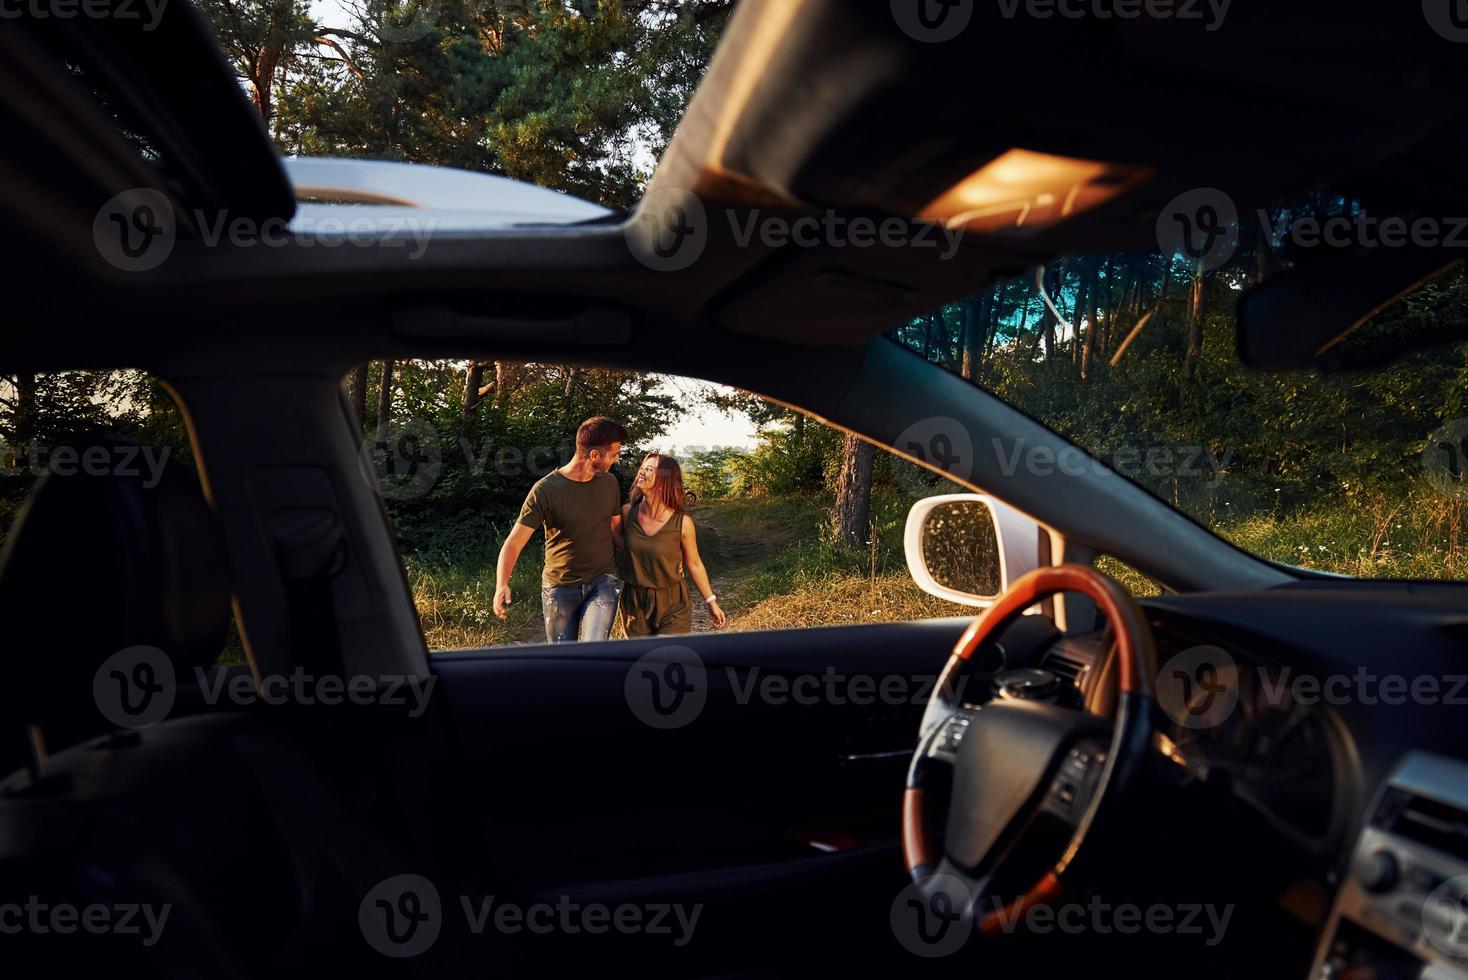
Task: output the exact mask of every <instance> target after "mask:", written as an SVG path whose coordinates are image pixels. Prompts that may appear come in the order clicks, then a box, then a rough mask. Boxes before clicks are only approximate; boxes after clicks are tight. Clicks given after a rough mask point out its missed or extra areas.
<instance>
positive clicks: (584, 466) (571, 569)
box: [494, 416, 627, 643]
mask: <svg viewBox="0 0 1468 980" xmlns="http://www.w3.org/2000/svg"><path fill="white" fill-rule="evenodd" d="M626 439H627V430H626V429H624V428H622V426H621V425H619V424H617V423H616V422H613V421H612V420H611V419H608V418H602V417H600V416H599V417H597V418H594V419H587V420H586V421H585V422H582V423H581V427H580V428H579V429H577V430H576V455H575V456H574V457H572V459H571V462H569V463H567V464H566V465H565V466H562V467H561V468H560V469H558V470H556V471H555V472H554V473H551V474H550V475H548V476H546V477H545V478H544V479H542V480H541V481H540V482H538V483H536V484H535V486H533V487H531V488H530V493H529V495H528V496H526V498H525V505H524V506H523V507H521V508H520V519H519V520H518V521H517V522H516V524H515V528H514V530H513V531H511V532H510V536H509V537H508V538H506V539H505V543H504V547H502V548H500V557H499V563H498V564H497V565H496V566H495V591H494V614H495V615H496V616H498V617H499V618H500V619H504V618H505V615H506V613H505V607H506V606H508V605H509V604H510V575H511V573H513V572H514V570H515V562H517V561H519V559H520V552H521V551H523V550H524V549H525V545H526V544H528V543H529V541H530V537H531V535H533V534H534V533H535V531H536V529H537V528H541V527H543V528H545V570H544V571H543V572H542V573H541V590H540V594H541V608H542V609H543V611H544V612H545V638H546V641H547V642H548V643H574V642H575V641H576V640H578V639H581V640H605V639H606V638H607V636H608V635H610V634H611V631H612V619H613V617H614V616H615V615H616V612H617V599H618V597H619V596H620V594H621V591H622V581H621V579H619V578H617V576H616V564H615V555H614V553H613V550H612V535H613V533H614V532H615V531H617V530H619V527H618V525H620V524H621V521H622V488H621V485H620V484H619V483H617V478H616V477H614V476H612V474H611V473H610V472H608V471H609V470H611V468H612V466H613V465H614V464H615V463H616V462H617V458H618V456H620V455H621V452H622V443H623V442H624V441H626Z"/></svg>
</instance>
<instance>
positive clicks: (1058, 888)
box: [902, 564, 1157, 935]
mask: <svg viewBox="0 0 1468 980" xmlns="http://www.w3.org/2000/svg"><path fill="white" fill-rule="evenodd" d="M1062 592H1078V593H1080V594H1081V595H1084V596H1086V597H1087V598H1089V599H1090V600H1091V601H1093V602H1094V603H1096V606H1097V607H1098V608H1099V609H1100V610H1101V611H1102V612H1103V613H1104V614H1105V616H1106V619H1107V621H1108V622H1109V623H1110V624H1111V629H1112V633H1113V635H1114V638H1115V642H1116V651H1117V686H1118V695H1119V696H1118V699H1117V714H1116V725H1115V731H1114V734H1113V737H1112V742H1111V748H1110V750H1109V758H1108V761H1107V764H1106V768H1105V770H1104V773H1103V775H1102V778H1101V783H1100V786H1099V787H1098V790H1097V793H1096V795H1095V798H1094V800H1093V801H1092V804H1091V807H1090V809H1089V812H1088V813H1087V814H1086V815H1085V817H1084V818H1083V819H1082V821H1081V822H1080V824H1079V825H1078V827H1077V829H1076V832H1075V834H1074V836H1073V837H1072V838H1071V841H1070V845H1069V846H1068V847H1067V848H1066V850H1065V854H1064V855H1063V856H1062V857H1061V859H1060V860H1059V861H1058V862H1057V863H1056V865H1055V866H1054V867H1053V868H1051V870H1050V871H1048V872H1046V874H1045V875H1044V876H1043V877H1041V879H1040V880H1039V881H1038V882H1036V883H1035V885H1034V886H1032V887H1031V888H1030V890H1029V891H1028V892H1026V893H1025V894H1024V895H1023V896H1022V897H1021V898H1019V899H1018V900H1016V901H1015V902H1013V903H1011V904H1010V905H1009V906H1007V907H1006V908H1005V909H1004V910H1003V912H1002V914H1001V912H1000V911H997V910H996V911H995V912H991V913H989V914H988V915H985V916H984V917H983V918H982V919H981V920H980V922H979V929H980V932H981V933H982V934H984V935H992V934H994V933H995V932H998V931H999V929H1000V928H1001V926H1002V923H1004V922H1014V921H1016V917H1017V916H1019V915H1023V914H1024V912H1025V910H1026V909H1028V908H1030V907H1031V906H1034V905H1037V904H1042V903H1046V902H1050V901H1053V900H1054V899H1055V898H1056V897H1057V896H1059V895H1060V894H1061V893H1062V892H1063V891H1064V884H1063V880H1064V875H1065V873H1066V871H1067V869H1068V868H1069V867H1070V865H1071V861H1072V859H1073V858H1074V856H1075V853H1076V851H1077V850H1078V848H1079V847H1080V844H1081V842H1082V840H1083V839H1084V837H1085V835H1086V832H1087V831H1088V830H1089V828H1090V824H1091V821H1092V819H1093V817H1094V815H1095V813H1096V811H1097V810H1098V809H1099V807H1100V806H1101V805H1102V804H1103V803H1104V802H1106V801H1107V800H1109V799H1112V798H1114V797H1115V795H1116V791H1117V789H1118V786H1117V785H1116V784H1117V783H1118V782H1125V781H1127V780H1129V778H1130V776H1131V775H1132V774H1133V773H1134V772H1135V770H1136V768H1137V765H1136V763H1137V760H1136V759H1134V758H1126V757H1125V756H1126V755H1136V754H1138V753H1137V751H1136V744H1137V742H1138V735H1139V733H1140V734H1143V735H1147V736H1150V726H1151V719H1150V713H1151V697H1152V695H1151V690H1150V687H1149V683H1148V682H1149V680H1150V679H1151V678H1153V677H1155V676H1156V673H1157V666H1156V660H1157V654H1156V649H1155V646H1154V643H1153V639H1152V630H1151V627H1150V626H1149V625H1148V623H1147V619H1146V617H1145V616H1144V615H1143V613H1142V610H1141V607H1139V606H1138V605H1137V602H1136V600H1135V599H1133V598H1132V596H1131V595H1130V594H1129V593H1128V592H1127V591H1126V589H1125V588H1123V587H1122V585H1121V584H1120V583H1119V582H1117V581H1116V580H1115V579H1113V578H1111V577H1110V576H1108V575H1106V574H1104V573H1102V572H1099V571H1097V570H1096V569H1094V568H1092V567H1090V566H1089V565H1077V564H1066V565H1048V566H1044V567H1041V568H1037V569H1035V570H1034V571H1032V572H1030V573H1029V574H1028V575H1025V576H1024V577H1023V578H1021V579H1019V580H1018V581H1017V582H1015V583H1014V584H1013V585H1012V586H1011V587H1010V588H1009V591H1007V592H1006V593H1005V594H1004V595H1002V596H1000V597H999V599H998V600H997V601H996V602H995V603H994V605H992V606H990V607H989V608H988V609H986V610H984V612H983V613H982V614H980V615H979V616H977V617H975V619H974V621H973V623H971V624H970V625H969V628H968V629H967V630H965V631H964V634H963V636H962V637H960V638H959V641H958V644H957V645H956V646H955V647H954V649H953V655H952V656H951V657H950V658H949V661H948V664H947V666H946V667H945V668H944V670H943V677H944V679H945V680H947V679H948V678H951V677H956V676H957V672H958V671H960V670H962V669H963V666H964V664H965V662H966V661H968V659H969V658H970V657H972V656H973V654H974V652H975V651H976V650H978V649H979V648H980V647H981V646H982V645H983V644H984V641H985V640H987V639H988V638H989V637H991V636H993V635H995V634H996V633H997V632H998V631H999V630H1001V629H1002V628H1003V627H1005V626H1007V625H1008V624H1009V623H1010V622H1011V621H1013V620H1014V619H1016V618H1018V617H1019V615H1020V614H1022V613H1023V612H1024V611H1025V610H1026V609H1028V608H1030V607H1031V606H1033V605H1035V603H1037V602H1040V601H1041V600H1043V599H1047V598H1049V597H1051V596H1053V595H1058V594H1060V593H1062ZM942 686H943V685H942V683H940V685H939V688H940V689H941V688H942ZM934 696H937V692H936V691H935V695H934ZM1143 729H1145V731H1143ZM923 749H924V747H923V746H920V747H919V749H918V751H919V752H922V751H923ZM924 817H925V814H924V803H923V789H922V787H921V786H913V785H909V786H908V788H907V790H906V792H905V793H904V794H903V799H902V851H903V859H904V861H905V863H906V865H907V869H908V871H909V872H910V873H911V874H912V875H913V877H914V878H918V877H922V876H923V875H925V874H927V873H929V872H930V871H931V870H932V869H933V868H934V867H936V861H935V859H934V855H933V853H932V851H931V849H930V848H929V846H928V842H927V838H926V836H925V835H924V832H923V831H924V826H925V823H924Z"/></svg>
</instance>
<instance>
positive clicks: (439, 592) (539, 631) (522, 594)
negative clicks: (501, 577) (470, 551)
mask: <svg viewBox="0 0 1468 980" xmlns="http://www.w3.org/2000/svg"><path fill="white" fill-rule="evenodd" d="M497 557H498V552H492V553H487V554H485V556H484V557H483V559H482V560H480V561H471V562H465V563H461V564H458V565H454V564H449V563H447V562H444V561H441V560H440V561H432V562H425V561H415V560H414V559H412V558H411V557H410V558H408V559H407V568H408V584H409V586H410V587H411V588H412V590H413V601H414V602H415V603H416V604H417V606H418V618H419V619H420V620H421V621H422V623H423V635H424V636H425V637H426V638H427V640H428V648H429V649H430V650H456V649H457V650H462V649H466V648H471V647H485V646H502V645H506V644H511V643H528V642H536V641H538V642H541V643H544V642H545V627H544V625H543V620H542V618H541V612H540V555H539V549H538V548H535V547H531V548H527V549H525V554H523V555H522V556H521V557H520V562H519V564H517V565H516V566H515V574H514V575H512V576H511V577H510V597H511V601H510V608H509V610H508V614H507V615H506V617H505V618H504V619H503V620H501V619H498V618H497V617H496V616H495V614H494V566H495V560H496V558H497Z"/></svg>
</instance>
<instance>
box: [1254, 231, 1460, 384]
mask: <svg viewBox="0 0 1468 980" xmlns="http://www.w3.org/2000/svg"><path fill="white" fill-rule="evenodd" d="M1457 261H1459V260H1458V259H1457V258H1456V257H1454V256H1445V255H1444V254H1443V253H1442V252H1440V251H1436V250H1429V249H1376V250H1374V251H1367V252H1363V253H1360V254H1356V255H1343V256H1337V257H1332V258H1331V259H1330V260H1329V261H1319V262H1316V263H1314V264H1312V265H1308V266H1303V267H1300V268H1296V269H1293V270H1290V271H1288V272H1283V273H1280V274H1279V275H1276V276H1274V277H1273V278H1271V279H1268V280H1266V281H1265V282H1263V283H1260V284H1259V285H1257V286H1254V287H1252V288H1251V289H1249V290H1248V291H1246V292H1245V293H1244V295H1243V296H1242V297H1240V299H1239V316H1238V323H1239V326H1238V330H1239V359H1240V360H1242V361H1243V362H1244V363H1245V364H1246V365H1248V366H1249V367H1252V368H1257V369H1259V370H1264V371H1287V370H1294V369H1299V368H1314V369H1315V370H1318V371H1327V372H1329V371H1351V370H1359V369H1362V368H1369V367H1376V366H1379V365H1382V364H1387V363H1390V362H1391V361H1394V360H1396V359H1397V358H1399V357H1402V356H1403V355H1405V354H1410V353H1412V352H1413V351H1417V350H1425V349H1427V348H1429V347H1433V346H1436V345H1438V344H1443V343H1450V342H1452V341H1456V340H1461V339H1462V338H1463V336H1464V335H1465V334H1468V325H1464V324H1462V323H1460V322H1447V323H1436V322H1434V323H1429V324H1425V325H1418V326H1414V327H1412V328H1410V329H1405V330H1404V329H1401V328H1400V327H1399V328H1398V329H1396V330H1394V331H1391V332H1386V333H1381V332H1377V333H1369V332H1367V331H1361V330H1360V328H1361V326H1362V325H1363V324H1365V323H1367V322H1368V321H1370V320H1371V319H1372V318H1373V317H1375V316H1376V315H1377V314H1378V313H1380V312H1381V311H1382V310H1384V309H1386V308H1387V307H1388V306H1389V305H1391V303H1392V302H1393V301H1394V300H1396V299H1398V298H1399V297H1401V296H1402V295H1404V294H1406V293H1408V292H1411V291H1412V290H1413V289H1415V288H1416V287H1418V286H1420V285H1422V283H1424V282H1425V281H1427V280H1428V279H1431V278H1433V277H1434V276H1436V275H1437V274H1439V273H1440V272H1442V271H1443V270H1444V269H1445V268H1447V267H1448V266H1451V265H1454V264H1456V262H1457Z"/></svg>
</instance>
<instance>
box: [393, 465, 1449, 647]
mask: <svg viewBox="0 0 1468 980" xmlns="http://www.w3.org/2000/svg"><path fill="white" fill-rule="evenodd" d="M909 503H910V501H908V500H906V499H899V498H895V497H894V498H891V499H881V500H874V501H873V524H874V528H875V531H876V536H875V540H874V542H873V547H872V548H871V549H870V550H868V551H850V550H847V549H844V548H838V547H836V546H834V545H832V544H831V543H830V542H829V541H828V540H827V538H826V535H825V527H824V522H825V519H826V513H827V507H828V502H827V501H823V500H818V499H810V498H786V499H774V498H752V499H744V500H729V501H713V502H709V503H706V504H703V505H701V506H700V507H698V508H697V509H696V510H695V511H694V512H693V513H694V519H695V521H696V522H697V524H698V527H699V544H700V549H701V550H702V552H703V555H704V560H705V563H706V564H707V565H708V568H709V571H710V573H711V574H712V575H713V578H714V588H715V591H717V592H718V593H719V596H720V598H721V600H722V603H723V606H724V609H725V610H726V611H727V612H728V614H729V618H730V623H729V627H728V628H729V629H731V630H736V631H751V630H775V629H798V628H801V627H808V626H837V625H853V624H857V623H879V622H894V621H903V620H915V619H928V618H935V617H944V616H969V615H973V613H974V610H973V609H972V608H970V607H967V606H959V605H955V604H953V603H949V602H944V601H943V600H941V599H935V598H933V597H931V596H928V595H926V594H924V593H923V592H921V591H919V589H918V588H917V586H916V585H914V584H913V582H912V580H911V578H910V577H909V576H908V573H907V568H906V564H905V562H904V560H903V558H902V552H901V541H900V536H901V526H902V518H903V516H904V515H905V514H906V511H907V507H908V505H909ZM1465 508H1468V504H1465V501H1463V500H1459V499H1456V498H1452V497H1444V496H1442V495H1440V494H1437V493H1433V492H1431V491H1430V489H1427V488H1420V489H1418V490H1414V491H1413V492H1412V493H1410V494H1408V495H1407V496H1406V497H1405V498H1402V497H1397V498H1386V497H1365V496H1363V497H1359V498H1340V499H1339V500H1338V501H1337V502H1335V503H1334V504H1333V505H1332V506H1330V507H1322V508H1319V509H1317V510H1314V511H1310V512H1306V513H1300V514H1292V515H1283V516H1279V517H1274V516H1269V515H1256V516H1254V517H1251V518H1249V519H1246V520H1243V521H1239V522H1237V523H1235V524H1232V525H1230V526H1227V527H1224V528H1222V529H1221V530H1222V533H1223V535H1224V536H1225V537H1227V538H1229V539H1230V540H1232V541H1234V542H1235V543H1237V544H1239V545H1240V546H1241V547H1243V548H1244V549H1245V550H1248V551H1251V552H1253V553H1255V554H1258V555H1261V556H1264V557H1267V558H1272V559H1274V560H1276V561H1281V562H1285V563H1287V564H1292V565H1303V566H1306V567H1310V568H1317V569H1322V570H1325V571H1331V572H1339V573H1343V574H1348V575H1359V576H1365V577H1371V578H1426V579H1441V578H1453V577H1461V576H1463V575H1464V574H1465V572H1468V549H1465V541H1464V535H1463V530H1464V528H1463V524H1464V516H1465ZM537 559H538V556H537V555H535V554H533V553H532V554H527V555H526V556H525V557H524V558H522V559H521V561H520V567H519V568H518V569H516V574H515V578H514V581H513V582H512V583H511V585H512V589H513V591H514V594H515V602H514V604H513V605H512V606H511V607H510V617H509V619H508V620H506V621H504V622H501V621H500V620H498V619H496V618H495V617H494V614H493V612H492V611H491V605H492V602H493V599H494V564H493V563H494V556H493V555H487V556H486V557H485V559H484V561H483V562H482V563H477V564H476V565H473V566H469V565H464V566H450V565H444V564H438V565H433V566H428V565H418V564H415V563H413V562H411V561H410V562H409V566H408V579H409V582H410V583H411V585H412V588H413V595H414V598H415V600H416V601H417V604H418V613H419V617H420V618H421V619H422V622H423V631H424V634H425V636H426V637H427V640H428V645H429V648H430V649H438V650H453V649H465V648H471V647H485V646H501V645H506V644H516V643H540V642H544V640H543V637H544V633H543V632H542V630H543V627H542V625H541V618H540V588H539V584H540V583H539V576H540V564H539V561H538V560H537ZM1097 565H1098V567H1099V568H1101V569H1102V570H1103V571H1105V572H1107V573H1109V574H1111V575H1113V576H1115V577H1116V578H1117V579H1119V580H1120V581H1121V582H1122V583H1123V584H1124V585H1126V586H1127V587H1128V588H1129V589H1131V590H1132V592H1133V593H1134V594H1136V595H1139V596H1145V595H1157V594H1158V592H1159V591H1160V589H1159V587H1158V586H1157V584H1156V583H1155V582H1152V581H1151V580H1150V579H1148V578H1146V576H1144V575H1142V574H1140V573H1139V572H1137V571H1135V570H1134V569H1131V568H1129V567H1128V566H1126V565H1124V564H1123V563H1121V562H1118V561H1116V560H1114V559H1110V558H1102V559H1100V560H1099V561H1098V562H1097ZM694 606H695V620H694V628H695V630H698V631H703V630H705V629H707V628H708V625H709V624H708V622H707V616H706V614H705V613H704V610H703V604H702V603H701V602H699V601H698V600H697V599H695V600H694Z"/></svg>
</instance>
